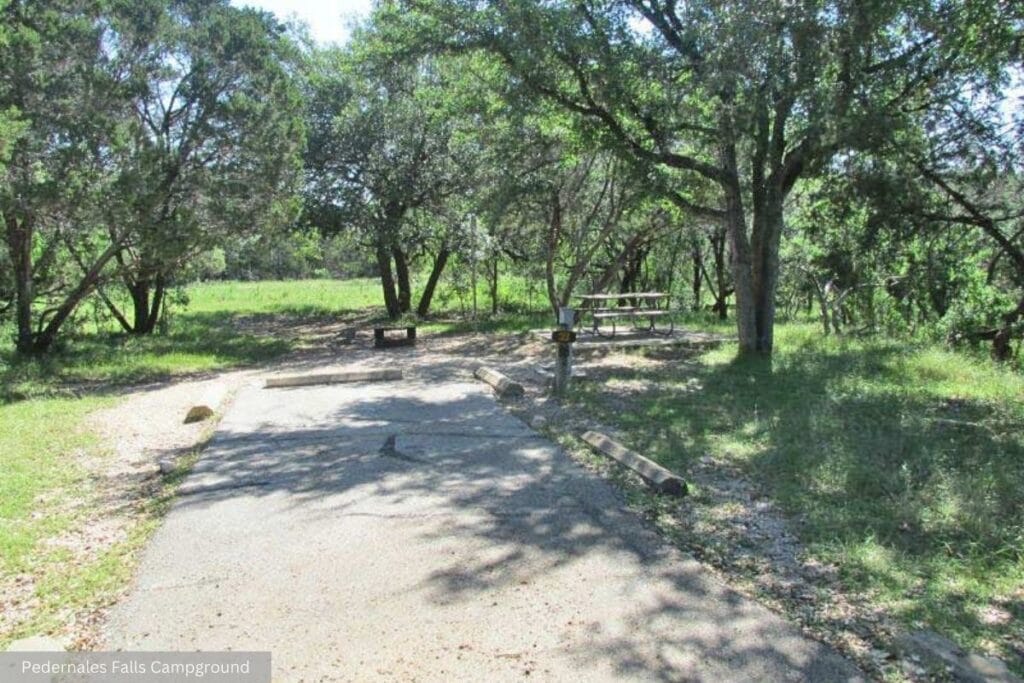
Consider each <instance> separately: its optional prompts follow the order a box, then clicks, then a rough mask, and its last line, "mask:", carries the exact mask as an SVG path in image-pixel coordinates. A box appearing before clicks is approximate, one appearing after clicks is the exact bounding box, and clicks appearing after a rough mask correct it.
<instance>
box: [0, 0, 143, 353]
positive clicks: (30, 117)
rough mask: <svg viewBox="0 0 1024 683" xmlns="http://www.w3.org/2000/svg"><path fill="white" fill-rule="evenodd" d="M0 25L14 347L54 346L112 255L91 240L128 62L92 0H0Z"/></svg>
mask: <svg viewBox="0 0 1024 683" xmlns="http://www.w3.org/2000/svg"><path fill="white" fill-rule="evenodd" d="M0 25H2V26H3V36H4V41H5V43H6V45H5V50H4V56H5V58H4V60H3V62H2V66H0V71H2V77H0V112H3V114H2V117H3V120H4V123H3V124H2V128H3V130H2V131H0V135H3V139H2V144H3V151H2V153H0V157H2V158H3V160H4V163H3V164H2V165H0V171H2V173H3V175H2V178H0V216H2V219H3V230H4V241H5V244H6V247H7V255H8V261H9V268H10V277H11V279H12V280H13V286H12V287H11V289H12V290H13V307H14V319H15V324H16V328H17V336H16V340H15V343H16V347H17V349H18V351H19V352H21V353H34V352H40V351H46V350H47V349H49V348H50V347H51V346H52V344H53V342H54V340H55V339H56V336H57V333H58V331H59V330H60V329H61V327H62V325H63V324H64V323H65V322H66V321H67V320H68V318H69V317H70V316H71V314H72V313H73V311H74V310H75V308H76V307H77V306H78V304H79V303H80V302H81V301H82V300H83V299H84V298H85V297H86V296H88V294H89V293H90V292H91V291H93V289H94V288H95V286H96V284H97V282H99V280H100V278H101V275H102V272H103V270H104V268H105V267H106V266H107V264H108V263H109V262H110V261H111V260H112V259H113V258H114V255H115V253H116V251H117V249H116V247H115V246H114V245H112V244H101V243H97V242H96V241H95V240H94V239H93V236H94V234H95V227H96V224H97V221H98V219H99V217H98V214H97V212H96V207H97V206H99V204H100V201H99V197H100V196H101V195H102V194H103V192H104V191H105V189H106V188H107V187H108V185H109V182H110V175H109V173H108V171H109V151H110V149H111V148H112V146H113V145H114V144H115V138H116V130H117V125H116V122H117V121H118V120H119V118H120V117H121V116H122V115H123V113H124V111H125V105H126V102H127V99H126V96H125V93H126V88H128V87H129V85H130V81H131V74H132V69H131V65H130V63H128V60H127V59H124V58H122V57H123V56H122V55H119V54H110V53H107V52H106V51H105V42H104V41H105V39H106V38H107V37H109V36H110V35H111V27H110V23H109V21H107V18H106V17H104V16H103V15H102V14H101V12H100V8H99V7H98V6H96V5H95V4H94V3H89V2H84V1H78V0H40V1H39V2H20V1H18V0H12V1H11V2H6V3H3V4H2V5H0ZM76 244H77V245H83V244H89V245H90V246H91V247H93V248H92V249H91V250H90V253H89V254H88V255H82V261H81V263H80V266H81V269H80V271H79V270H78V269H77V268H76V267H75V266H74V265H72V264H69V263H68V260H69V259H67V258H66V257H67V250H68V249H69V248H72V247H70V246H69V245H76ZM40 297H43V298H44V300H45V305H44V306H43V307H42V308H41V309H40V307H37V306H36V303H37V300H38V299H39V298H40Z"/></svg>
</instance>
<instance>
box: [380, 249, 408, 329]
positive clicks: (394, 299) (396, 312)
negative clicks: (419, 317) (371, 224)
mask: <svg viewBox="0 0 1024 683" xmlns="http://www.w3.org/2000/svg"><path fill="white" fill-rule="evenodd" d="M376 256H377V269H378V271H379V272H380V284H381V287H382V288H383V290H384V307H385V308H386V309H387V311H388V317H389V318H391V319H392V320H397V319H398V318H400V317H402V308H401V306H400V305H399V303H398V291H397V290H396V288H395V274H394V271H393V270H392V269H391V253H390V252H389V251H388V249H387V247H386V246H384V245H383V244H378V245H377V250H376Z"/></svg>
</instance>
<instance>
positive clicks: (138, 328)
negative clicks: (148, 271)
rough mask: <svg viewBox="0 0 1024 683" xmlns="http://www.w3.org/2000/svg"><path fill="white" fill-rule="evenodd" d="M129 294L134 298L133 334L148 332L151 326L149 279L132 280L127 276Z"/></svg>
mask: <svg viewBox="0 0 1024 683" xmlns="http://www.w3.org/2000/svg"><path fill="white" fill-rule="evenodd" d="M125 279H126V280H127V282H126V285H127V287H128V295H129V296H130V297H131V300H132V329H131V333H132V334H140V335H141V334H146V328H148V327H149V288H150V284H149V280H147V279H145V278H142V279H139V280H131V279H130V278H128V277H126V278H125Z"/></svg>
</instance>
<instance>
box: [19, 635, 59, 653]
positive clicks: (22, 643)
mask: <svg viewBox="0 0 1024 683" xmlns="http://www.w3.org/2000/svg"><path fill="white" fill-rule="evenodd" d="M7 651H8V652H64V646H63V645H62V644H61V642H60V641H59V640H57V639H56V638H51V637H49V636H31V637H29V638H22V639H21V640H15V641H14V642H13V643H11V644H10V645H9V646H8V647H7Z"/></svg>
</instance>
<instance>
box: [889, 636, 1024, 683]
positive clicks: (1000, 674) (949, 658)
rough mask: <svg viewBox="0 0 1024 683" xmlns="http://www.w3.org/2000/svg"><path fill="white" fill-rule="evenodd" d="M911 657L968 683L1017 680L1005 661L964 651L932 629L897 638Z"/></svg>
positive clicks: (1005, 682) (995, 682) (1013, 682)
mask: <svg viewBox="0 0 1024 683" xmlns="http://www.w3.org/2000/svg"><path fill="white" fill-rule="evenodd" d="M899 646H900V648H901V649H902V650H904V651H905V652H906V654H907V655H908V656H910V657H913V656H915V655H916V656H917V657H919V658H920V659H921V661H922V662H923V663H924V664H925V665H927V666H928V668H931V669H946V670H948V671H949V673H950V674H951V675H952V677H953V678H955V679H956V680H958V681H967V682H969V683H1020V680H1021V679H1019V678H1017V677H1016V676H1014V675H1013V674H1011V673H1010V671H1009V669H1007V668H1006V664H1004V663H1003V662H1002V661H1000V660H998V659H996V658H995V657H986V656H983V655H979V654H975V653H967V652H964V651H963V649H962V648H960V647H959V646H958V645H957V644H956V643H954V642H953V641H951V640H950V639H948V638H946V637H944V636H941V635H939V634H938V633H935V632H934V631H914V632H913V633H907V634H905V635H903V636H902V637H901V638H900V639H899Z"/></svg>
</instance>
